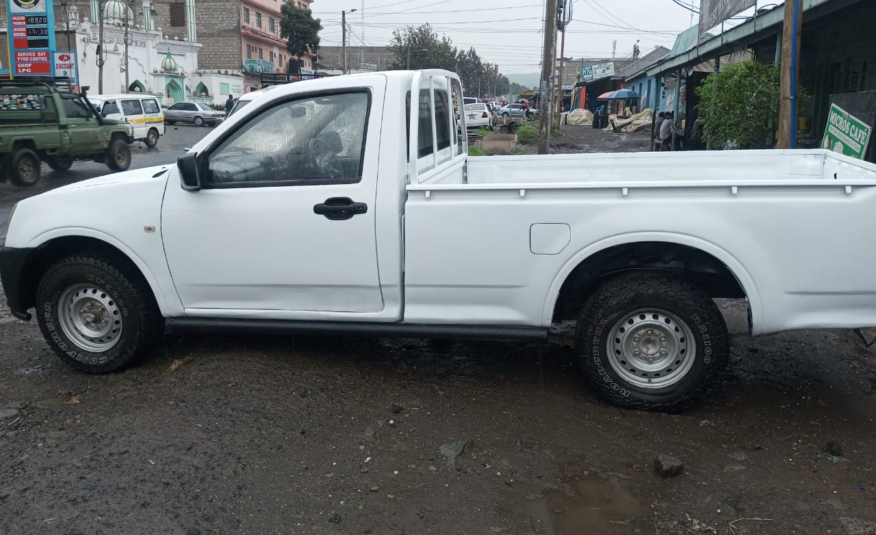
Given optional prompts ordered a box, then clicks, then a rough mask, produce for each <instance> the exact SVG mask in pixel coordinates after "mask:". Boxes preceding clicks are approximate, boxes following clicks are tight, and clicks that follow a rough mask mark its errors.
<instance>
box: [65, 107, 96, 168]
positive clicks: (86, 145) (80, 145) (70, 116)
mask: <svg viewBox="0 0 876 535" xmlns="http://www.w3.org/2000/svg"><path fill="white" fill-rule="evenodd" d="M61 102H62V104H63V106H64V115H65V116H66V120H65V121H66V124H67V133H68V134H69V136H70V149H71V152H72V153H73V154H85V153H90V152H94V149H95V147H99V146H100V145H101V139H100V124H98V122H97V118H96V117H94V114H93V112H92V111H91V108H90V107H87V106H86V105H85V103H84V102H82V99H81V98H79V97H78V96H76V95H62V96H61Z"/></svg>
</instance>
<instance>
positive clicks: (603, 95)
mask: <svg viewBox="0 0 876 535" xmlns="http://www.w3.org/2000/svg"><path fill="white" fill-rule="evenodd" d="M612 93H614V91H609V92H608V93H603V94H601V95H599V96H598V97H596V100H608V99H609V97H611V95H612Z"/></svg>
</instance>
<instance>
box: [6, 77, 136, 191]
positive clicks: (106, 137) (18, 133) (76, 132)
mask: <svg viewBox="0 0 876 535" xmlns="http://www.w3.org/2000/svg"><path fill="white" fill-rule="evenodd" d="M0 93H2V94H0V100H2V106H0V182H5V181H6V180H7V179H8V180H10V181H11V182H12V183H13V184H15V185H18V186H32V185H34V184H36V183H37V181H39V178H40V164H41V162H43V161H45V162H46V163H47V164H48V165H49V167H50V168H52V169H53V170H55V171H66V170H68V169H70V166H72V165H73V162H74V161H75V160H94V161H96V162H100V163H106V165H107V167H109V168H110V170H111V171H125V170H127V169H128V167H130V165H131V151H130V148H129V147H128V144H129V143H131V141H132V136H133V128H132V126H131V125H129V124H127V123H125V122H124V121H117V120H113V119H106V118H103V117H101V116H100V115H99V114H98V113H96V112H95V110H94V108H93V107H92V106H91V105H90V104H89V102H88V100H87V98H86V97H85V95H84V94H82V95H79V94H76V93H73V92H72V91H70V90H68V89H65V88H61V87H56V86H55V85H54V84H53V83H52V82H51V81H48V82H44V81H31V82H29V81H27V80H19V79H15V80H12V81H7V82H3V83H0Z"/></svg>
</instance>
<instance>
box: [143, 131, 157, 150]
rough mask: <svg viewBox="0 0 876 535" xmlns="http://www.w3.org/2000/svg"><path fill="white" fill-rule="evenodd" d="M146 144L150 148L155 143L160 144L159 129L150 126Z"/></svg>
mask: <svg viewBox="0 0 876 535" xmlns="http://www.w3.org/2000/svg"><path fill="white" fill-rule="evenodd" d="M145 143H146V146H147V147H149V148H150V149H151V148H152V147H154V146H155V145H158V130H156V129H154V128H150V129H149V132H147V133H146V141H145Z"/></svg>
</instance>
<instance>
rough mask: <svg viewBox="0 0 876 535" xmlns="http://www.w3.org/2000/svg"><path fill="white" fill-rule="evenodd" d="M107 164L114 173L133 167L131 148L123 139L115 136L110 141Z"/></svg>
mask: <svg viewBox="0 0 876 535" xmlns="http://www.w3.org/2000/svg"><path fill="white" fill-rule="evenodd" d="M106 166H107V167H109V168H110V171H112V172H114V173H117V172H119V171H127V170H128V168H129V167H131V149H130V148H129V147H128V144H127V143H125V141H124V140H123V139H120V138H115V139H113V140H112V141H111V142H110V146H109V148H107V149H106Z"/></svg>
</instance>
